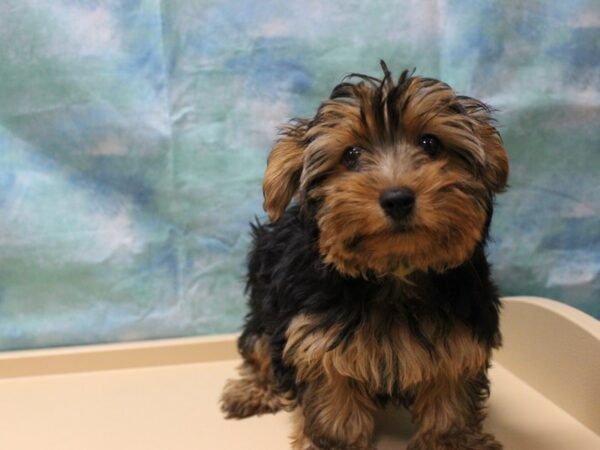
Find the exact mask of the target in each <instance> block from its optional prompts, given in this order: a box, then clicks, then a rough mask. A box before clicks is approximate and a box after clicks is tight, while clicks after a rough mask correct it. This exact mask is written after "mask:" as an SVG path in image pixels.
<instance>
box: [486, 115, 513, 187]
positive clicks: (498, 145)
mask: <svg viewBox="0 0 600 450" xmlns="http://www.w3.org/2000/svg"><path fill="white" fill-rule="evenodd" d="M479 137H480V139H481V142H482V144H483V147H484V150H485V155H486V163H485V164H486V167H485V170H484V173H483V181H484V183H485V184H486V185H487V187H488V188H489V189H490V190H491V191H492V192H494V193H496V194H498V193H500V192H504V190H505V189H506V185H507V182H508V172H509V169H508V154H507V153H506V150H505V149H504V145H503V144H502V138H501V137H500V134H499V133H498V130H496V128H495V127H493V126H492V125H490V124H489V123H482V124H480V126H479Z"/></svg>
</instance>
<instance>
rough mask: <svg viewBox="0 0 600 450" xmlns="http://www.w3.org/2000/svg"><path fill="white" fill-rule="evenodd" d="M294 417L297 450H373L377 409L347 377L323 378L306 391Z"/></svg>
mask: <svg viewBox="0 0 600 450" xmlns="http://www.w3.org/2000/svg"><path fill="white" fill-rule="evenodd" d="M300 405H301V406H300V407H298V408H297V409H296V410H295V412H294V414H295V424H294V426H295V430H294V432H293V435H292V439H293V442H292V445H293V448H294V450H367V449H373V448H374V447H372V443H371V440H372V435H373V428H374V420H373V412H374V411H375V409H376V407H375V404H374V403H373V401H372V399H371V398H370V397H369V396H368V395H367V393H366V392H365V391H364V389H362V388H361V386H359V385H358V384H357V383H356V382H354V381H353V380H352V379H350V378H348V377H344V376H342V375H340V374H337V373H326V374H323V375H322V376H321V377H319V379H317V380H314V381H311V382H310V384H308V385H306V386H305V387H304V389H303V392H302V395H301V401H300Z"/></svg>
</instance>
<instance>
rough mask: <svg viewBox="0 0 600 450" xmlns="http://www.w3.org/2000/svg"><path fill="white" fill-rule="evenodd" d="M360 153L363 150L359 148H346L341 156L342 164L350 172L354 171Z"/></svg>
mask: <svg viewBox="0 0 600 450" xmlns="http://www.w3.org/2000/svg"><path fill="white" fill-rule="evenodd" d="M362 152H363V149H362V148H360V147H348V148H347V149H346V150H345V151H344V156H342V164H343V165H344V166H346V167H347V168H348V169H350V170H352V169H356V167H357V166H358V161H359V160H360V155H361V154H362Z"/></svg>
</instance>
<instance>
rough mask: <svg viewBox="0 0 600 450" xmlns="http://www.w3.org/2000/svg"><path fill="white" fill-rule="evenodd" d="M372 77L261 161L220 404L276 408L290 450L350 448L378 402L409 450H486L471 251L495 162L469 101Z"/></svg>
mask: <svg viewBox="0 0 600 450" xmlns="http://www.w3.org/2000/svg"><path fill="white" fill-rule="evenodd" d="M382 68H383V78H382V79H381V80H380V79H377V78H373V77H370V76H367V75H360V74H352V75H350V76H349V78H348V80H349V81H346V82H342V83H341V84H339V85H337V86H336V87H335V88H334V89H333V91H332V92H331V95H330V97H329V99H328V100H326V101H324V102H323V103H322V104H321V105H320V107H319V109H318V110H317V113H316V115H315V116H314V117H313V118H312V119H295V120H294V121H292V122H291V124H290V125H288V126H286V127H284V128H283V129H282V134H281V137H280V139H279V140H278V141H277V142H276V143H275V145H274V147H273V149H272V151H271V154H270V156H269V159H268V166H267V170H266V173H265V176H264V181H263V190H264V197H265V203H264V207H265V209H266V211H267V212H268V215H269V219H270V221H269V223H266V224H257V225H255V226H254V227H253V235H254V243H253V247H252V250H251V252H250V256H249V275H248V291H249V293H250V300H249V305H250V312H249V313H248V315H247V317H246V323H245V327H244V331H243V333H242V335H241V337H240V339H239V342H238V345H239V350H240V353H241V355H242V357H243V360H244V362H243V364H242V366H241V368H240V374H241V379H239V380H230V381H229V382H228V383H227V385H226V387H225V390H224V392H223V395H222V399H221V404H222V409H223V411H224V412H225V413H226V414H227V417H234V418H242V417H247V416H250V415H254V414H264V413H274V412H276V411H278V410H280V409H285V410H288V411H291V410H293V411H294V432H293V436H292V446H293V448H294V449H298V450H300V449H302V450H308V449H314V450H316V449H321V450H325V449H327V450H330V449H335V450H350V449H353V450H358V449H372V448H374V447H373V438H372V435H373V428H374V419H373V413H374V412H375V410H376V409H377V408H378V407H381V406H382V405H384V404H385V403H386V402H387V401H392V402H394V403H397V404H402V405H404V406H406V407H407V408H408V409H409V410H410V412H411V414H412V417H413V421H414V423H415V425H416V427H417V431H416V433H415V435H414V436H413V437H412V439H411V441H410V443H409V446H408V448H409V449H411V450H463V449H469V450H482V449H486V450H490V449H501V448H502V446H501V444H500V443H499V442H498V441H496V440H495V439H494V437H493V436H492V435H490V434H486V433H484V432H483V431H482V421H483V419H484V415H485V414H484V402H485V401H486V399H487V397H488V395H489V381H488V377H487V369H488V366H489V362H490V355H491V351H492V349H493V348H497V347H498V346H499V345H500V341H501V338H500V332H499V329H498V321H499V320H498V319H499V307H500V303H499V299H498V295H497V292H496V287H495V286H494V284H493V282H492V280H491V278H490V268H489V265H488V262H487V260H486V256H485V245H486V240H487V237H488V230H489V227H490V221H491V218H492V207H493V203H494V196H495V194H497V193H499V192H501V191H503V190H504V188H505V187H506V181H507V177H508V157H507V154H506V152H505V150H504V147H503V145H502V141H501V139H500V136H499V134H498V132H497V130H496V129H495V128H494V125H493V124H494V121H493V118H492V116H491V112H490V108H488V106H486V105H485V104H484V103H482V102H481V101H478V100H475V99H473V98H469V97H465V96H462V95H457V94H456V92H455V91H454V90H452V88H450V87H449V86H448V85H447V84H445V83H442V82H440V81H438V80H434V79H430V78H423V77H418V76H414V75H413V73H409V72H408V71H405V72H403V73H402V75H401V76H400V78H399V79H398V80H397V81H394V80H393V79H392V76H391V74H390V72H389V71H388V69H387V67H386V65H385V63H383V62H382ZM290 203H291V205H290Z"/></svg>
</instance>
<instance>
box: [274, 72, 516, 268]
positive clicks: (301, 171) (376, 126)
mask: <svg viewBox="0 0 600 450" xmlns="http://www.w3.org/2000/svg"><path fill="white" fill-rule="evenodd" d="M383 67H384V74H385V76H384V78H383V80H382V81H380V80H377V79H374V78H371V77H367V76H359V78H360V81H359V82H357V83H341V84H340V85H338V86H336V88H334V90H333V92H332V94H331V96H330V99H329V100H327V101H325V102H324V103H322V105H321V106H320V108H319V110H318V112H317V114H316V115H315V117H314V118H313V119H312V120H310V121H309V120H297V121H296V122H295V123H293V124H292V125H289V126H288V127H287V128H285V129H283V130H282V137H281V139H280V140H279V141H278V142H277V143H276V144H275V146H274V148H273V150H272V152H271V155H270V157H269V162H268V167H267V171H266V173H265V177H264V181H263V190H264V194H265V209H266V210H267V212H268V213H269V217H270V219H271V220H272V221H276V220H278V219H279V218H280V217H281V215H282V214H283V211H284V210H285V208H286V207H287V206H288V204H289V203H290V201H291V200H292V198H295V199H296V201H297V202H298V203H299V204H300V205H301V206H302V207H303V209H304V210H305V211H306V213H307V214H309V215H311V216H313V217H314V219H315V220H316V222H317V224H318V227H319V230H320V234H319V243H318V244H319V249H320V252H321V254H322V256H323V258H324V261H325V262H326V263H330V264H333V265H335V267H336V269H337V270H338V271H340V272H341V273H344V274H346V275H349V276H366V275H367V274H369V273H371V274H376V275H388V274H397V275H399V276H402V275H405V274H407V273H409V272H411V271H413V270H428V269H431V270H435V271H444V270H446V269H448V268H451V267H455V266H458V265H460V264H461V263H462V262H464V261H465V260H467V259H468V258H469V256H470V255H471V254H472V252H473V250H474V248H475V246H476V245H477V243H478V242H480V241H481V240H482V239H484V233H485V232H486V227H487V225H488V220H489V215H490V213H491V202H492V199H493V195H494V194H495V193H497V192H501V191H502V190H503V189H504V188H505V186H506V181H507V177H508V157H507V155H506V152H505V150H504V148H503V146H502V143H501V140H500V137H499V135H498V133H497V131H496V129H495V128H494V127H493V125H492V123H493V119H492V118H491V115H490V111H489V109H488V108H487V107H486V106H485V105H484V104H483V103H481V102H479V101H477V100H474V99H471V98H468V97H463V96H459V95H457V94H456V93H455V92H454V91H453V90H452V89H451V88H450V87H449V86H448V85H446V84H444V83H442V82H440V81H437V80H432V79H428V78H421V77H414V76H411V75H410V74H408V73H407V72H404V73H403V74H402V75H401V77H400V79H399V80H398V81H397V82H396V83H394V82H393V81H392V79H391V75H390V73H389V71H387V68H386V67H385V66H383ZM423 136H434V137H435V138H436V139H437V141H438V142H439V144H440V147H439V152H436V153H435V154H430V153H428V152H427V151H425V149H424V147H423V146H422V145H421V144H422V138H423ZM351 148H359V149H360V157H359V158H358V161H357V162H356V165H355V166H353V167H351V168H349V167H348V165H347V164H344V157H345V156H344V155H345V154H346V152H347V151H348V149H351ZM398 188H408V189H410V190H411V191H413V192H414V194H415V204H414V209H413V211H412V213H411V215H410V217H407V218H406V220H403V222H402V226H399V225H398V223H397V222H396V221H394V220H392V219H390V217H389V216H388V215H386V213H385V211H384V210H383V208H382V206H381V204H380V197H381V195H382V193H384V192H386V191H388V190H391V189H398Z"/></svg>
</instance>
